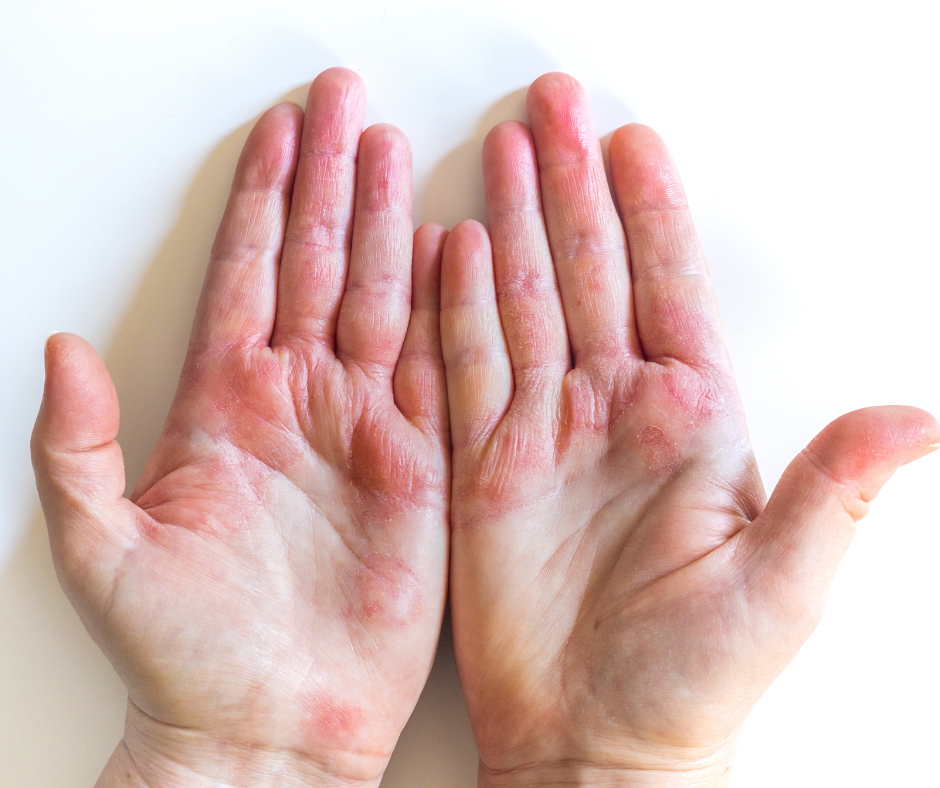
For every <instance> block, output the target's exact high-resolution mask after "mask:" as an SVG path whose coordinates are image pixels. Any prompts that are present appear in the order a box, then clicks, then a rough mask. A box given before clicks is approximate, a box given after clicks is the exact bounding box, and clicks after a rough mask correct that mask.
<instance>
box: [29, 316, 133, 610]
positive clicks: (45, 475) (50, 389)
mask: <svg viewBox="0 0 940 788" xmlns="http://www.w3.org/2000/svg"><path fill="white" fill-rule="evenodd" d="M118 421H119V414H118V400H117V393H116V392H115V390H114V384H113V383H112V382H111V377H110V376H109V375H108V371H107V369H106V368H105V366H104V362H103V361H102V360H101V358H100V357H99V356H98V354H97V353H96V352H95V350H94V348H93V347H92V346H91V345H90V344H88V343H87V342H86V341H85V340H84V339H82V338H81V337H77V336H75V335H74V334H54V335H53V336H51V337H49V339H48V340H47V342H46V383H45V388H44V390H43V397H42V405H41V406H40V409H39V416H38V417H37V419H36V426H35V427H34V428H33V436H32V441H31V444H30V448H31V450H32V458H33V468H34V470H35V472H36V486H37V487H38V489H39V498H40V501H41V503H42V508H43V513H44V514H45V517H46V524H47V526H48V528H49V539H50V544H51V547H52V557H53V560H54V562H55V565H56V571H57V573H58V575H59V580H60V582H61V583H62V586H63V588H64V589H65V591H66V593H67V594H68V596H69V598H70V599H71V600H72V602H73V603H74V604H76V606H78V607H79V609H80V612H81V611H82V609H83V608H86V607H87V606H88V605H91V606H92V607H95V606H96V603H101V604H106V600H107V597H108V595H109V594H110V590H111V587H112V584H113V578H114V576H115V573H116V570H117V568H118V564H119V562H120V560H121V558H122V556H123V555H124V553H125V547H126V545H127V543H128V541H129V540H131V539H132V538H133V536H134V534H135V533H136V526H135V522H134V520H135V518H134V509H135V507H134V506H133V504H131V503H130V502H129V501H127V500H126V499H125V498H124V497H123V493H124V460H123V457H122V455H121V449H120V447H119V446H118V444H117V441H116V440H115V438H116V437H117V431H118Z"/></svg>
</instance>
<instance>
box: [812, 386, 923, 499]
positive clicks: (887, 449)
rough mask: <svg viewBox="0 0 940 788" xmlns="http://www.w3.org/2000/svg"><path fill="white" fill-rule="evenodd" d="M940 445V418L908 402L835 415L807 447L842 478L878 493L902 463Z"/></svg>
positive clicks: (871, 493) (834, 476) (868, 490)
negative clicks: (836, 416)
mask: <svg viewBox="0 0 940 788" xmlns="http://www.w3.org/2000/svg"><path fill="white" fill-rule="evenodd" d="M937 445H940V423H938V422H937V419H936V418H934V417H933V416H932V415H931V414H930V413H928V412H927V411H925V410H921V409H920V408H915V407H911V406H907V405H890V406H882V407H872V408H861V409H859V410H855V411H852V412H850V413H846V414H844V415H842V416H840V417H839V418H837V419H835V420H834V421H833V422H832V423H831V424H829V425H828V426H827V427H826V428H825V429H824V430H823V431H822V432H821V433H820V434H819V435H817V436H816V437H815V438H814V439H813V440H812V441H811V442H810V444H809V445H808V446H807V447H806V451H807V452H808V453H809V454H810V455H811V456H813V457H815V458H817V459H818V461H819V462H820V463H822V464H823V465H824V467H825V468H826V470H827V471H828V472H829V473H830V474H831V475H832V477H833V478H835V479H836V480H837V481H839V482H841V483H843V484H856V485H858V486H859V489H860V490H861V491H862V492H863V494H866V495H871V496H872V497H874V495H875V494H876V493H877V492H878V489H880V487H881V486H882V484H884V482H885V481H887V479H888V478H889V477H890V476H891V475H892V474H893V473H894V471H895V470H896V469H897V468H898V467H900V466H901V465H906V464H907V463H909V462H913V461H914V460H917V459H920V458H921V457H924V456H925V455H927V454H930V453H931V452H932V451H934V447H935V446H937Z"/></svg>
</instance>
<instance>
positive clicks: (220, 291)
mask: <svg viewBox="0 0 940 788" xmlns="http://www.w3.org/2000/svg"><path fill="white" fill-rule="evenodd" d="M364 109H365V94H364V89H363V86H362V83H361V81H360V80H359V78H358V77H357V76H356V75H355V74H353V73H352V72H349V71H346V70H343V69H332V70H330V71H327V72H324V73H323V74H321V75H320V76H319V77H318V78H317V80H316V81H315V82H314V83H313V85H312V87H311V88H310V94H309V98H308V104H307V113H306V117H305V116H304V113H303V112H302V111H301V110H300V109H299V108H298V107H296V106H293V105H281V106H278V107H275V108H274V109H272V110H270V111H268V112H267V113H266V114H265V115H264V116H263V117H262V118H261V119H260V120H259V121H258V123H257V125H256V126H255V128H254V130H253V131H252V132H251V135H250V136H249V138H248V141H247V142H246V144H245V149H244V151H243V153H242V156H241V160H240V161H239V164H238V169H237V172H236V175H235V182H234V186H233V190H232V194H231V197H230V199H229V203H228V207H227V209H226V212H225V217H224V219H223V220H222V225H221V228H220V230H219V234H218V237H217V240H216V243H215V245H214V247H213V252H212V259H211V262H210V265H209V269H208V273H207V277H206V284H205V288H204V290H203V295H202V299H201V302H200V305H199V310H198V314H197V316H196V321H195V326H194V329H193V335H192V341H191V344H190V349H189V353H188V356H187V359H186V364H185V368H184V372H183V376H182V380H181V381H180V386H179V390H178V393H177V396H176V399H175V401H174V403H173V406H172V409H171V411H170V414H169V418H168V419H167V423H166V427H165V429H164V431H163V434H162V436H161V438H160V440H159V443H158V445H157V447H156V450H155V451H154V454H153V457H152V458H151V460H150V463H149V465H148V466H147V468H146V470H145V472H144V474H143V476H142V478H141V480H140V483H139V484H138V485H137V487H136V489H135V490H134V492H133V494H132V496H131V498H130V500H127V499H125V498H123V497H122V493H123V489H124V470H123V464H122V459H121V451H120V448H119V447H118V445H117V443H116V442H115V436H116V434H117V429H118V404H117V399H116V395H115V391H114V388H113V385H112V384H111V381H110V379H109V377H108V374H107V371H106V370H105V368H104V365H103V363H102V362H101V360H100V359H99V358H98V356H97V355H96V354H95V352H94V351H93V350H92V348H91V347H90V346H89V345H88V344H87V343H86V342H84V341H83V340H81V339H79V338H78V337H75V336H72V335H68V334H57V335H55V336H53V337H52V338H51V339H50V340H49V343H48V346H47V356H46V363H47V378H46V388H45V394H44V398H43V404H42V409H41V411H40V414H39V418H38V421H37V424H36V429H35V432H34V438H33V456H34V462H35V467H36V474H37V479H38V483H39V488H40V493H41V498H42V504H43V508H44V511H45V513H46V517H47V520H48V524H49V530H50V536H51V542H52V549H53V556H54V558H55V562H56V566H57V569H58V572H59V576H60V578H61V581H62V583H63V586H64V587H65V589H66V592H67V593H68V595H69V597H70V599H71V600H72V602H73V604H74V605H75V607H76V608H77V609H78V611H79V613H80V615H81V617H82V619H83V621H84V622H85V624H86V626H87V627H88V629H89V631H90V632H91V634H92V635H93V637H94V638H95V639H96V641H97V642H98V643H99V645H100V646H101V647H102V649H103V650H104V651H105V652H106V654H107V655H108V657H109V658H110V660H111V661H112V663H113V664H114V666H115V668H116V669H117V670H118V672H119V673H120V675H121V677H122V678H123V680H124V681H125V683H126V684H127V687H128V691H129V695H130V699H129V703H128V714H127V729H126V735H125V739H124V741H123V742H122V744H121V745H120V747H119V748H118V750H117V751H116V752H115V755H114V757H113V758H112V762H111V764H110V765H109V767H108V770H107V771H106V772H105V775H103V776H102V779H101V781H100V782H99V785H109V786H110V785H128V784H133V785H137V784H141V783H145V784H146V785H148V786H150V788H157V786H177V785H179V786H182V785H185V786H202V785H217V784H224V785H233V786H234V785H238V786H247V785H251V786H255V785H278V786H281V785H304V786H308V785H332V784H342V785H344V786H349V785H358V784H367V785H376V784H377V783H378V782H379V780H380V779H381V776H382V773H383V770H384V768H385V764H386V762H387V760H388V758H389V756H390V754H391V751H392V749H393V747H394V745H395V742H396V740H397V738H398V735H399V733H400V732H401V729H402V727H403V726H404V724H405V722H406V720H407V719H408V716H409V714H410V713H411V710H412V708H413V707H414V704H415V702H416V701H417V698H418V695H419V693H420V691H421V688H422V686H423V685H424V682H425V679H426V678H427V674H428V671H429V670H430V666H431V661H432V658H433V655H434V650H435V646H436V643H437V638H438V633H439V629H440V623H441V617H442V614H443V606H444V597H445V588H446V558H447V549H448V548H447V497H448V495H447V493H448V486H449V469H448V462H449V450H448V447H447V435H448V426H447V410H446V399H445V393H446V390H445V383H444V374H443V363H442V360H441V357H440V342H439V333H438V310H439V305H438V291H439V274H438V271H439V259H440V248H441V246H442V244H443V239H444V231H443V229H441V228H436V227H431V226H428V227H424V228H422V229H421V230H420V231H419V232H418V234H417V235H416V237H415V239H414V264H413V266H412V219H411V154H410V150H409V147H408V142H407V140H406V139H405V137H404V135H402V133H401V132H399V131H398V130H396V129H394V128H392V127H389V126H373V127H371V128H369V129H367V130H366V131H365V132H362V134H361V137H360V132H361V129H362V122H363V115H364ZM357 151H358V158H357ZM354 195H355V196H354Z"/></svg>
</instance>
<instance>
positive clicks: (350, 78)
mask: <svg viewBox="0 0 940 788" xmlns="http://www.w3.org/2000/svg"><path fill="white" fill-rule="evenodd" d="M314 87H317V88H318V89H321V90H330V91H336V90H338V91H348V92H350V93H356V92H365V83H364V82H363V81H362V77H360V76H359V75H358V74H357V73H356V72H355V71H353V70H352V69H350V68H346V67H345V66H332V67H330V68H327V69H325V70H323V71H321V72H320V73H319V74H317V76H316V78H315V79H314V80H313V82H312V83H311V85H310V88H311V90H312V89H313V88H314Z"/></svg>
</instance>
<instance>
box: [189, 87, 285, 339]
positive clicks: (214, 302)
mask: <svg viewBox="0 0 940 788" xmlns="http://www.w3.org/2000/svg"><path fill="white" fill-rule="evenodd" d="M302 124H303V111H302V110H301V109H300V107H298V106H296V105H295V104H279V105H278V106H276V107H273V108H271V109H269V110H268V111H267V112H265V113H264V114H263V115H262V116H261V118H260V119H259V120H258V122H257V123H256V124H255V126H254V128H253V129H252V130H251V133H250V134H249V135H248V139H247V141H246V142H245V147H244V148H243V149H242V153H241V156H240V158H239V160H238V167H237V168H236V170H235V178H234V181H233V183H232V191H231V194H230V195H229V199H228V205H227V206H226V208H225V215H224V216H223V217H222V223H221V225H220V226H219V232H218V234H217V235H216V239H215V243H214V244H213V246H212V253H211V257H210V259H209V267H208V270H207V271H206V280H205V284H204V286H203V291H202V297H201V299H200V302H199V308H198V310H197V312H196V319H195V323H194V325H193V335H192V342H191V350H192V351H194V352H196V353H197V354H198V353H199V352H200V351H201V350H203V349H204V350H208V351H209V352H211V351H212V350H221V349H225V348H226V347H230V346H232V345H235V344H238V345H242V346H246V347H255V346H258V345H266V344H267V343H268V341H269V340H270V338H271V331H272V330H273V327H274V309H275V302H276V298H277V272H278V263H279V259H280V255H281V244H282V242H283V239H284V228H285V226H286V224H287V217H288V215H289V213H290V203H291V191H292V188H293V183H294V173H295V170H296V166H297V154H298V150H299V145H300V133H301V128H302Z"/></svg>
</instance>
